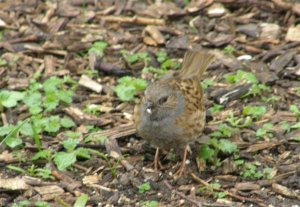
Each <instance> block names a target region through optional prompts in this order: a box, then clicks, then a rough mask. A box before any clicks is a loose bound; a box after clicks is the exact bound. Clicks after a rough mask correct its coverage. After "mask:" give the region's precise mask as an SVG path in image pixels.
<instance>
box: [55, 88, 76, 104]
mask: <svg viewBox="0 0 300 207" xmlns="http://www.w3.org/2000/svg"><path fill="white" fill-rule="evenodd" d="M57 95H58V98H59V100H61V101H62V102H65V103H66V104H70V103H72V96H73V95H74V92H73V91H71V90H68V91H67V90H61V91H57Z"/></svg>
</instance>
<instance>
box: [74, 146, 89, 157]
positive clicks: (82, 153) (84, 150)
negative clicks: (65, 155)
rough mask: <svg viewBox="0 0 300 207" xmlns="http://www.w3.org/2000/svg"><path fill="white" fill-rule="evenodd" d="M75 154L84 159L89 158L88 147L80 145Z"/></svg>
mask: <svg viewBox="0 0 300 207" xmlns="http://www.w3.org/2000/svg"><path fill="white" fill-rule="evenodd" d="M76 156H77V157H81V158H84V159H90V158H91V156H90V149H87V148H83V147H80V148H78V149H76Z"/></svg>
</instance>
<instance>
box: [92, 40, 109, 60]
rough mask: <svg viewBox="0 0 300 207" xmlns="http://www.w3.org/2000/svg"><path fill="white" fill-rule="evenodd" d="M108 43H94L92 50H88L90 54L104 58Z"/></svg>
mask: <svg viewBox="0 0 300 207" xmlns="http://www.w3.org/2000/svg"><path fill="white" fill-rule="evenodd" d="M107 45H108V44H107V43H106V42H103V41H98V42H94V43H93V44H92V46H91V48H90V49H89V50H88V53H89V54H91V53H95V54H96V55H97V56H100V57H102V56H103V55H104V53H103V52H104V50H105V48H106V47H107Z"/></svg>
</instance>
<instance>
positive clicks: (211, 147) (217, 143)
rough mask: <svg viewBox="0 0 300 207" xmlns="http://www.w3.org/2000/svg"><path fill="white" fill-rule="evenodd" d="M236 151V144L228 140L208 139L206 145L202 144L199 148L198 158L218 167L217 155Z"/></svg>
mask: <svg viewBox="0 0 300 207" xmlns="http://www.w3.org/2000/svg"><path fill="white" fill-rule="evenodd" d="M236 151H237V146H236V144H234V143H232V142H231V141H229V140H226V139H221V140H217V139H210V140H209V143H208V144H204V145H202V146H201V147H200V149H199V153H198V156H199V158H200V159H203V160H205V161H208V162H212V163H214V164H216V165H217V166H218V165H220V160H219V159H218V155H219V154H221V153H223V154H232V153H234V152H236Z"/></svg>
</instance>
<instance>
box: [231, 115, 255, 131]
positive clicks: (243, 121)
mask: <svg viewBox="0 0 300 207" xmlns="http://www.w3.org/2000/svg"><path fill="white" fill-rule="evenodd" d="M228 115H229V117H228V118H227V119H226V121H227V122H228V123H229V124H230V125H231V126H232V127H238V128H244V127H248V126H250V125H251V124H252V119H251V117H250V116H246V117H241V118H238V117H235V116H234V115H233V113H232V112H230V113H229V114H228Z"/></svg>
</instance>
